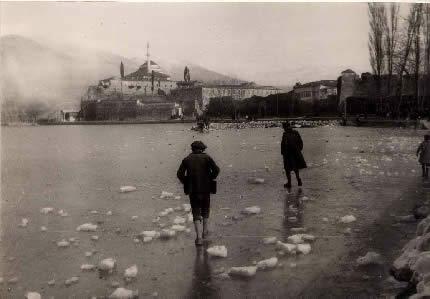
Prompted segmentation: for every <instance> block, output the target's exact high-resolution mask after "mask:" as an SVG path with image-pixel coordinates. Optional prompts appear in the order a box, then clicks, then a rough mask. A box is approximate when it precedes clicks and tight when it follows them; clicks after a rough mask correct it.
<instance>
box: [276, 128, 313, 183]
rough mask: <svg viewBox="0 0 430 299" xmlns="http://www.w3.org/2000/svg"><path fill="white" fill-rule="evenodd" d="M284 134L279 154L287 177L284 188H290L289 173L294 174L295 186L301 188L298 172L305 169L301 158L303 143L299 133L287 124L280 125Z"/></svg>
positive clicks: (304, 163) (303, 160)
mask: <svg viewBox="0 0 430 299" xmlns="http://www.w3.org/2000/svg"><path fill="white" fill-rule="evenodd" d="M282 127H283V128H284V134H283V135H282V142H281V154H282V157H283V158H284V169H285V174H286V175H287V183H286V184H285V185H284V187H285V188H288V189H289V188H291V171H294V173H295V174H296V179H297V184H298V185H299V186H302V180H301V178H300V173H299V170H300V169H303V168H306V167H307V165H306V161H305V159H304V157H303V154H302V150H303V141H302V137H301V136H300V134H299V132H297V131H296V130H293V129H292V128H291V126H290V124H289V123H288V122H285V123H283V124H282Z"/></svg>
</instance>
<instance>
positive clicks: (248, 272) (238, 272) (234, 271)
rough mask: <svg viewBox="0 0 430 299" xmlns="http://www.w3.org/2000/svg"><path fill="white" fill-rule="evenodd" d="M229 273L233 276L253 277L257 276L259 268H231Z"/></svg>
mask: <svg viewBox="0 0 430 299" xmlns="http://www.w3.org/2000/svg"><path fill="white" fill-rule="evenodd" d="M228 273H229V275H231V276H238V277H252V276H254V275H255V273H257V267H256V266H249V267H231V268H230V270H229V271H228Z"/></svg>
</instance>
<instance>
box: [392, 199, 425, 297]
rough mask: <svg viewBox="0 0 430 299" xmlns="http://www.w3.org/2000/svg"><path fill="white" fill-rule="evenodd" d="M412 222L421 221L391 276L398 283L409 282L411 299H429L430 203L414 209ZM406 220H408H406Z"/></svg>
mask: <svg viewBox="0 0 430 299" xmlns="http://www.w3.org/2000/svg"><path fill="white" fill-rule="evenodd" d="M413 214H414V215H410V218H411V221H413V220H415V219H421V221H420V222H419V223H418V226H417V229H416V234H415V237H414V238H413V239H412V240H410V241H409V242H408V243H407V244H406V245H405V246H404V247H403V248H402V250H401V254H400V256H399V257H398V258H397V259H396V260H394V262H393V265H392V268H391V274H392V275H393V276H394V278H396V279H397V280H398V281H401V282H407V284H408V288H407V290H405V291H406V292H407V293H408V295H409V294H414V293H415V294H414V295H412V296H411V297H410V298H428V297H429V296H430V216H429V214H430V201H429V200H427V199H426V200H424V201H423V202H422V204H420V205H419V206H417V207H415V208H414V211H413ZM405 220H406V219H405Z"/></svg>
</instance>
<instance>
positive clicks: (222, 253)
mask: <svg viewBox="0 0 430 299" xmlns="http://www.w3.org/2000/svg"><path fill="white" fill-rule="evenodd" d="M206 252H207V253H208V254H209V255H210V256H214V257H227V248H226V247H225V246H224V245H216V246H212V247H210V248H208V249H206Z"/></svg>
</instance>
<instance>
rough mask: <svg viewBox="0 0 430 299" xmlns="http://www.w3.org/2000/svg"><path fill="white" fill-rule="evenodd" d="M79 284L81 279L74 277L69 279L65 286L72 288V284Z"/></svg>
mask: <svg viewBox="0 0 430 299" xmlns="http://www.w3.org/2000/svg"><path fill="white" fill-rule="evenodd" d="M78 282H79V277H77V276H73V277H71V278H69V279H67V280H66V281H65V282H64V284H65V285H66V286H71V285H72V284H76V283H78Z"/></svg>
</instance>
